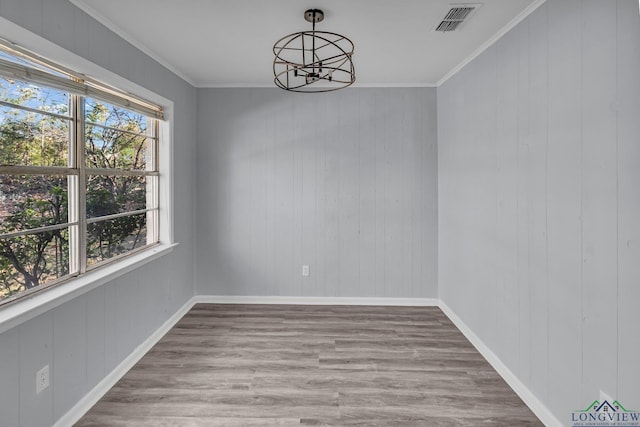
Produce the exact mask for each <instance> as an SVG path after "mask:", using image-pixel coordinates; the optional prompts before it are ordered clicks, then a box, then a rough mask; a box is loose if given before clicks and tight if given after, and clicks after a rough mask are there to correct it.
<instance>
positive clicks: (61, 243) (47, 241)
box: [0, 228, 69, 300]
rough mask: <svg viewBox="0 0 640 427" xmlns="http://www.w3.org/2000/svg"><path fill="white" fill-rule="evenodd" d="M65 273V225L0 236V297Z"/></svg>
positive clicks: (66, 238)
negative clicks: (15, 235)
mask: <svg viewBox="0 0 640 427" xmlns="http://www.w3.org/2000/svg"><path fill="white" fill-rule="evenodd" d="M68 273H69V230H68V228H63V229H60V230H53V231H46V232H43V233H35V234H28V235H26V236H19V237H14V238H11V239H0V300H3V299H6V298H9V297H11V296H13V295H15V294H19V293H20V292H24V291H27V290H29V289H32V288H35V287H36V286H39V285H44V284H46V283H48V282H50V281H52V280H54V279H57V278H59V277H62V276H64V275H66V274H68Z"/></svg>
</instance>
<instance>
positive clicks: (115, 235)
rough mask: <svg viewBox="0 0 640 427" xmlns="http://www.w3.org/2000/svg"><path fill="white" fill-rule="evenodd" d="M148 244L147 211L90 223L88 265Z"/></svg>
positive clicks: (88, 230) (88, 231)
mask: <svg viewBox="0 0 640 427" xmlns="http://www.w3.org/2000/svg"><path fill="white" fill-rule="evenodd" d="M146 244H147V214H146V213H143V214H139V215H131V216H124V217H119V218H114V219H109V220H105V221H98V222H94V223H91V224H88V225H87V265H88V266H91V265H94V264H96V263H98V262H100V261H104V260H107V259H109V258H112V257H114V256H117V255H120V254H123V253H126V252H129V251H132V250H134V249H137V248H141V247H143V246H145V245H146Z"/></svg>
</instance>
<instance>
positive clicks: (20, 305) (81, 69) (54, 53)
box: [0, 17, 176, 333]
mask: <svg viewBox="0 0 640 427" xmlns="http://www.w3.org/2000/svg"><path fill="white" fill-rule="evenodd" d="M0 29H1V30H0V37H1V38H3V39H5V40H10V41H11V42H13V43H15V44H16V45H18V46H20V47H23V48H25V49H27V50H29V51H31V52H34V53H36V54H39V55H41V56H42V57H46V58H47V59H48V60H50V61H52V62H54V63H56V64H60V65H62V66H64V67H65V68H67V69H70V70H73V71H74V72H77V73H79V74H82V75H85V76H90V78H92V79H94V80H95V81H99V82H102V83H104V84H107V85H109V86H112V87H115V88H118V89H119V90H121V91H124V92H126V93H129V94H132V95H134V96H137V97H139V98H141V99H144V100H148V101H149V102H151V103H153V104H156V105H159V106H161V107H162V110H163V113H164V120H161V121H159V122H158V130H157V137H158V139H159V143H158V145H157V146H158V160H159V164H158V170H159V171H160V173H159V178H158V186H159V193H158V223H159V230H158V231H159V236H158V237H159V244H157V245H153V246H152V247H150V248H147V249H145V250H142V251H139V252H136V253H134V254H131V255H129V256H125V257H123V258H121V259H118V260H114V261H112V262H109V263H105V264H104V265H103V266H102V267H101V268H97V269H93V270H89V271H88V272H86V273H84V274H82V275H79V276H77V277H72V278H69V279H68V280H65V282H64V283H63V284H60V285H57V286H52V287H48V288H46V290H44V291H43V292H35V293H33V294H31V295H28V296H25V297H24V298H20V299H18V300H16V301H14V302H11V303H9V304H6V305H4V306H0V333H2V332H4V331H7V330H9V329H11V328H13V327H15V326H17V325H19V324H21V323H23V322H25V321H28V320H29V319H32V318H34V317H36V316H38V315H40V314H42V313H44V312H46V311H48V310H50V309H52V308H54V307H57V306H59V305H61V304H64V303H65V302H67V301H70V300H72V299H74V298H76V297H78V296H80V295H82V294H84V293H86V292H89V291H91V290H93V289H95V288H97V287H99V286H101V285H103V284H105V283H108V282H110V281H112V280H113V279H115V278H117V277H119V276H121V275H123V274H126V273H128V272H130V271H132V270H134V269H137V268H139V267H140V266H142V265H144V264H146V263H148V262H151V261H153V260H155V259H157V258H159V257H161V256H164V255H166V254H168V253H170V252H171V251H172V250H173V248H174V247H175V246H176V243H174V240H173V141H172V140H173V133H172V129H173V121H174V118H173V115H174V108H173V102H172V101H171V100H169V99H167V98H164V97H162V96H160V95H158V94H156V93H154V92H151V91H150V90H148V89H146V88H144V87H141V86H139V85H137V84H135V83H133V82H131V81H129V80H127V79H125V78H123V77H122V76H119V75H117V74H115V73H113V72H111V71H109V70H107V69H105V68H103V67H101V66H99V65H97V64H94V63H93V62H91V61H88V60H87V59H85V58H82V57H80V56H78V55H76V54H74V53H72V52H69V51H67V50H66V49H63V48H61V47H60V46H58V45H55V44H53V43H51V42H50V41H48V40H46V39H44V38H42V37H40V36H38V35H36V34H34V33H31V32H30V31H28V30H25V29H24V28H22V27H20V26H18V25H16V24H14V23H13V22H11V21H9V20H7V19H5V18H2V17H0Z"/></svg>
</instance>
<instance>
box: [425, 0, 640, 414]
mask: <svg viewBox="0 0 640 427" xmlns="http://www.w3.org/2000/svg"><path fill="white" fill-rule="evenodd" d="M639 75H640V16H639V15H638V9H637V2H634V1H631V0H620V1H615V2H614V1H608V2H604V1H596V0H593V1H591V0H589V1H578V0H548V1H547V2H546V3H545V4H544V5H543V6H541V7H540V8H538V9H537V10H536V11H535V12H534V13H532V14H531V15H530V16H529V17H528V18H527V19H525V20H524V21H523V22H522V23H520V24H519V25H518V26H517V27H516V28H514V29H513V30H512V31H510V32H509V33H507V34H506V35H505V36H504V37H503V38H502V39H500V40H499V41H498V42H497V43H495V44H494V45H493V46H491V47H490V48H489V49H487V50H486V51H485V52H484V53H483V54H482V55H480V56H479V57H478V58H476V59H475V60H474V61H472V62H471V63H469V64H468V65H467V66H466V67H465V68H464V69H463V70H461V71H460V72H459V73H458V74H456V75H455V76H454V77H452V78H451V79H449V80H448V81H447V82H446V83H445V84H444V85H442V86H441V87H440V88H438V170H439V175H438V188H439V194H438V198H439V214H438V223H439V227H438V231H439V259H438V269H439V270H438V271H439V295H440V298H441V299H442V300H443V301H444V302H445V303H446V304H447V305H448V306H449V307H451V309H452V310H453V311H455V312H456V314H457V315H458V316H460V317H461V318H462V320H463V321H464V322H465V323H466V324H468V325H471V328H472V329H473V332H474V333H475V334H477V335H478V336H479V337H480V338H481V340H482V341H483V342H484V343H485V344H486V345H487V346H488V347H489V348H490V349H491V350H492V351H493V352H494V353H495V354H496V355H497V356H498V357H499V358H500V360H501V361H502V362H504V363H505V365H506V366H507V367H508V368H509V370H510V371H511V372H513V373H514V374H515V375H516V376H517V377H518V378H519V379H520V380H521V381H522V382H523V383H524V384H525V385H526V386H527V387H528V388H529V390H531V392H533V393H534V394H535V395H536V396H537V397H538V398H539V399H540V400H541V402H543V403H544V405H546V406H547V408H548V409H549V410H550V411H551V413H552V414H553V415H554V416H555V418H557V419H558V420H560V421H561V422H562V423H566V424H568V423H569V422H570V419H571V418H570V417H571V412H573V411H575V410H577V409H580V408H584V407H586V406H587V405H589V404H590V403H591V402H593V401H594V400H595V399H600V391H603V392H605V393H606V394H607V395H609V396H611V397H612V398H614V399H615V398H617V399H618V400H619V401H620V402H622V403H623V404H626V406H627V407H630V408H635V407H637V406H638V405H640V393H639V392H638V386H637V384H638V381H640V369H639V368H638V363H637V354H638V351H640V334H638V333H637V330H636V329H637V325H638V324H640V317H639V315H638V310H637V308H636V305H637V302H638V300H640V294H639V291H638V289H640V287H638V282H639V280H640V270H639V267H638V259H640V256H639V254H638V247H639V246H638V245H637V241H638V238H639V237H640V227H639V226H638V221H637V218H638V217H639V216H640V196H639V194H640V192H639V191H638V186H637V183H638V181H639V180H640V172H639V171H640V169H639V168H638V165H639V164H640V151H639V149H638V146H639V145H638V135H640V124H639V123H640V120H638V118H639V117H640V101H639V99H640V79H638V76H639ZM496 82H499V83H498V84H496Z"/></svg>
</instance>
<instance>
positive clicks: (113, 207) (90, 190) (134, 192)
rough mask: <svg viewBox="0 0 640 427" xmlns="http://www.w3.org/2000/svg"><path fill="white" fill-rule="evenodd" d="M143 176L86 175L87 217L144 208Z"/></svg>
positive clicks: (145, 195)
mask: <svg viewBox="0 0 640 427" xmlns="http://www.w3.org/2000/svg"><path fill="white" fill-rule="evenodd" d="M146 181H147V179H146V177H145V176H112V175H111V176H107V175H89V176H87V218H95V217H100V216H105V215H112V214H117V213H122V212H131V211H137V210H140V209H145V207H146V201H147V189H146Z"/></svg>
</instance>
